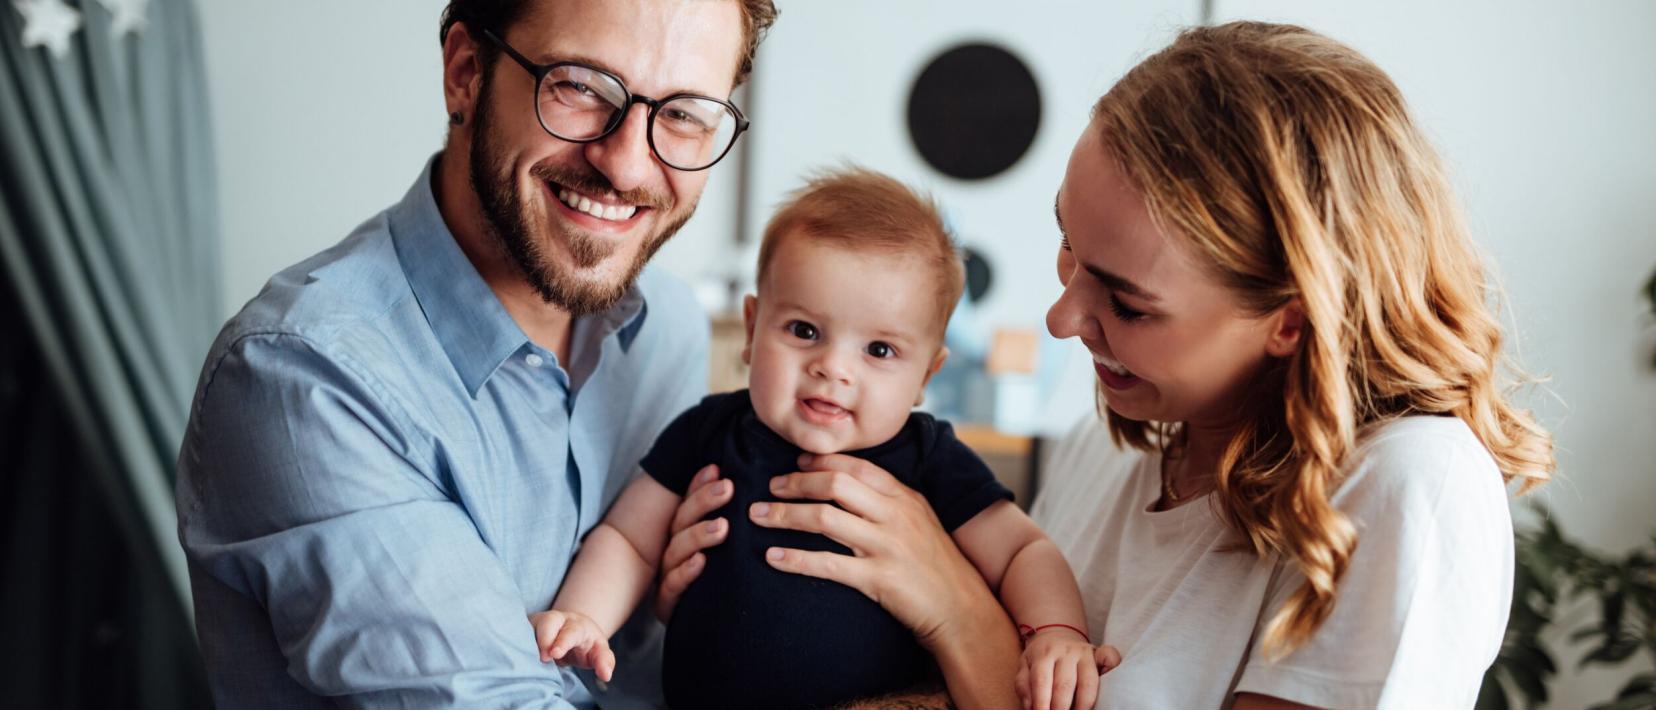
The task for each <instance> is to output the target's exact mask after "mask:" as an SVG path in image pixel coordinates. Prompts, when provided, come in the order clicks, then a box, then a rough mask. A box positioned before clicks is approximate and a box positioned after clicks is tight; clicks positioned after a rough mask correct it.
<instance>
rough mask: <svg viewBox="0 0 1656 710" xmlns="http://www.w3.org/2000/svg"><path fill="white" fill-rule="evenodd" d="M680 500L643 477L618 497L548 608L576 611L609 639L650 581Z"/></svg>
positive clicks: (594, 530) (592, 533)
mask: <svg viewBox="0 0 1656 710" xmlns="http://www.w3.org/2000/svg"><path fill="white" fill-rule="evenodd" d="M678 505H679V497H678V496H677V495H676V494H674V493H673V492H672V491H670V490H667V487H666V486H663V485H661V483H660V482H658V481H656V480H655V479H654V478H651V477H649V476H648V475H640V476H639V477H638V478H637V479H636V480H634V481H633V482H632V483H630V484H628V485H627V488H626V490H624V491H622V492H621V498H620V499H618V500H616V501H615V506H614V507H612V508H610V512H609V514H608V515H606V516H604V521H603V522H601V523H599V524H598V526H597V527H595V528H593V529H592V532H591V533H588V534H587V538H586V542H584V543H582V545H581V551H580V553H578V554H576V555H575V563H574V565H572V566H571V567H570V569H569V576H568V577H567V578H566V579H565V580H564V585H563V589H562V590H561V591H559V592H558V598H557V600H555V601H553V602H552V608H554V609H562V610H568V611H575V612H580V613H582V614H585V615H587V616H588V617H590V618H591V619H592V620H593V621H594V622H597V624H598V625H599V627H601V628H602V629H603V630H604V632H605V633H606V634H612V635H613V634H614V633H615V631H616V629H618V628H620V627H621V624H622V623H623V622H625V621H626V620H627V617H628V616H630V615H631V614H632V611H633V609H634V608H636V607H637V606H638V602H639V600H641V599H643V598H644V592H645V591H647V590H648V589H649V588H650V583H651V582H652V581H654V579H655V574H656V567H657V566H658V565H660V564H661V551H662V549H663V548H664V547H666V545H667V526H668V524H669V523H671V522H672V519H673V512H674V511H675V510H677V509H678Z"/></svg>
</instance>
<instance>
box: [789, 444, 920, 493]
mask: <svg viewBox="0 0 1656 710" xmlns="http://www.w3.org/2000/svg"><path fill="white" fill-rule="evenodd" d="M799 468H800V469H801V470H803V471H807V472H809V471H839V472H842V473H848V474H851V476H852V477H854V478H856V479H857V480H859V481H862V482H863V483H864V484H865V485H867V486H868V487H869V488H873V489H874V490H876V491H878V492H880V493H883V494H885V495H888V496H895V495H901V494H903V493H905V492H910V489H909V487H908V486H905V485H903V483H902V482H901V481H898V480H897V477H896V476H893V475H891V474H890V473H888V472H886V470H885V469H883V468H880V467H879V466H875V465H874V464H871V463H869V462H868V461H866V460H863V459H860V458H857V457H855V456H847V455H845V454H826V455H816V454H805V455H803V456H800V457H799Z"/></svg>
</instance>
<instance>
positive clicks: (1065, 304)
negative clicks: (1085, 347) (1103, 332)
mask: <svg viewBox="0 0 1656 710" xmlns="http://www.w3.org/2000/svg"><path fill="white" fill-rule="evenodd" d="M1078 290H1079V289H1075V288H1068V287H1066V288H1065V289H1064V290H1063V292H1061V293H1059V294H1058V300H1056V301H1053V303H1052V307H1051V308H1048V309H1047V315H1046V325H1047V332H1049V333H1052V337H1054V338H1058V339H1063V338H1074V337H1079V336H1082V335H1092V334H1093V333H1092V330H1096V329H1097V325H1098V321H1097V320H1096V319H1094V318H1093V315H1092V313H1091V312H1089V310H1088V309H1087V307H1086V306H1087V304H1086V302H1085V300H1084V299H1083V298H1082V297H1081V294H1079V293H1077V291H1078Z"/></svg>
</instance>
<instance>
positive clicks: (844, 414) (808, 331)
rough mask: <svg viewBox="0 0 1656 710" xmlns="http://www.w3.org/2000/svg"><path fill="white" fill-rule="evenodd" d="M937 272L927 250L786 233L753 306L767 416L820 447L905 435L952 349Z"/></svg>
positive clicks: (787, 433)
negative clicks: (945, 344)
mask: <svg viewBox="0 0 1656 710" xmlns="http://www.w3.org/2000/svg"><path fill="white" fill-rule="evenodd" d="M936 283H937V279H936V278H935V277H934V276H932V275H931V274H930V273H928V270H927V267H926V266H925V263H924V262H923V261H921V260H920V259H918V258H916V257H912V256H903V255H892V254H882V253H869V254H863V253H858V252H854V251H849V250H846V249H842V248H838V247H834V246H829V245H825V244H821V243H818V242H816V241H814V240H812V239H809V238H800V237H797V236H794V237H790V238H787V239H784V241H783V242H782V243H780V244H779V245H778V248H777V249H776V251H775V252H774V253H773V254H772V255H771V262H770V264H769V266H768V269H767V272H766V274H765V280H764V282H762V283H760V284H759V296H758V297H757V298H755V297H752V296H750V297H748V300H747V303H746V304H745V307H744V315H745V316H746V320H747V332H748V339H747V348H746V349H744V350H743V351H742V359H743V360H744V361H746V362H747V363H748V364H749V365H751V366H752V371H751V372H750V374H749V375H748V388H749V391H750V393H751V394H752V397H753V408H754V409H755V410H756V411H757V413H758V415H759V419H760V421H762V422H764V423H765V425H766V426H768V427H770V428H771V430H772V431H775V432H776V433H777V434H780V435H782V437H783V438H786V439H787V440H789V441H791V442H793V443H794V445H796V446H798V447H799V448H802V449H804V450H806V451H809V452H811V453H816V454H828V453H836V452H840V451H851V450H855V449H862V448H866V447H869V446H874V445H875V444H880V443H883V442H885V441H886V440H888V439H890V438H891V437H892V436H894V435H896V434H897V431H898V430H899V429H901V428H902V426H903V423H904V422H905V421H907V420H908V415H909V410H910V409H912V408H913V407H914V405H916V404H918V403H919V400H920V393H921V391H922V390H923V389H924V388H925V386H926V381H927V380H929V379H930V378H931V375H932V373H934V372H936V371H937V368H938V367H939V366H941V365H942V364H943V358H944V357H945V355H946V354H947V353H946V352H945V351H944V350H943V349H942V346H941V340H942V337H943V326H942V324H939V323H937V322H936V321H937V319H938V309H937V300H936V299H937V296H936V294H935V289H936Z"/></svg>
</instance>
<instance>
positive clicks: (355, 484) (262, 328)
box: [177, 0, 775, 708]
mask: <svg viewBox="0 0 1656 710" xmlns="http://www.w3.org/2000/svg"><path fill="white" fill-rule="evenodd" d="M774 16H775V10H774V8H773V7H772V6H771V3H770V2H769V0H625V1H623V0H517V1H512V0H494V1H493V2H486V1H482V0H453V1H452V2H450V4H449V7H448V8H447V10H446V11H445V13H444V22H443V34H442V46H443V87H444V94H445V100H446V104H447V109H448V111H449V124H450V127H449V132H448V137H447V142H446V145H445V146H444V148H443V150H442V151H441V152H439V153H438V154H437V155H436V156H434V158H433V159H432V160H431V162H430V163H428V165H427V167H426V170H425V171H424V173H423V174H421V175H420V177H419V178H418V179H417V180H416V181H415V182H414V185H413V186H412V187H411V188H410V190H409V192H408V194H407V196H406V197H405V198H403V200H402V201H401V202H400V203H398V204H396V205H394V206H392V207H391V208H389V209H387V210H386V211H385V212H383V213H381V214H380V215H378V216H376V217H375V218H374V219H372V220H370V221H369V222H367V223H366V224H364V225H363V226H362V227H360V228H358V229H357V231H356V232H354V233H353V234H351V235H350V236H349V237H348V238H346V239H345V240H344V241H343V242H341V243H340V244H339V245H337V246H335V247H333V248H331V249H329V250H327V251H324V252H322V253H321V254H318V255H316V256H314V257H312V258H311V259H309V260H307V261H305V262H302V263H300V264H298V265H296V266H294V267H292V268H289V269H287V270H286V271H283V272H282V273H280V274H277V275H276V276H275V277H274V278H273V279H271V281H270V283H269V284H268V285H267V286H266V287H265V289H264V291H263V292H261V293H260V294H259V296H258V297H257V298H255V299H254V300H253V301H252V302H250V303H249V304H248V305H247V306H246V307H245V308H244V309H243V310H242V311H241V313H239V314H237V315H236V316H235V317H234V318H232V319H231V320H230V322H229V323H228V324H226V325H225V327H224V330H223V332H222V333H221V334H220V335H219V338H218V340H217V341H216V342H215V344H214V345H213V348H212V351H211V353H210V355H209V356H208V359H207V362H206V365H205V366H204V368H203V372H202V376H201V381H200V384H199V386H198V390H197V394H196V398H195V401H194V405H193V408H192V412H191V418H190V424H189V428H188V431H187V434H186V438H185V440H184V444H183V448H182V451H181V452H180V455H179V481H178V489H177V498H178V511H179V538H180V541H181V542H182V543H183V545H184V549H185V551H186V553H187V555H188V558H189V564H190V575H191V584H192V587H193V591H194V594H195V608H196V618H197V624H198V628H199V633H200V638H201V646H202V651H203V654H204V655H205V659H206V663H207V670H208V674H209V677H210V679H211V684H212V690H213V695H214V698H215V700H216V701H217V704H218V705H219V706H221V707H227V708H242V707H258V706H282V707H287V706H300V707H305V706H316V705H322V704H324V703H325V702H328V701H330V700H331V701H332V702H335V703H343V704H347V705H355V706H398V707H409V706H413V707H423V706H432V705H454V706H464V707H557V708H570V707H591V706H593V704H594V697H593V692H600V691H589V689H588V688H586V687H585V686H584V684H583V683H582V682H581V681H580V680H579V679H577V678H576V676H575V675H574V674H573V673H570V672H567V671H561V670H560V669H558V668H557V667H556V666H554V665H551V664H546V663H542V662H541V661H540V658H539V653H538V650H537V649H536V647H535V643H534V634H533V631H532V629H531V628H530V625H529V623H528V620H527V614H528V613H529V612H531V611H539V610H542V609H545V608H547V606H548V605H549V604H550V602H551V600H552V598H553V596H554V595H555V593H556V592H557V589H558V586H559V584H560V583H561V581H562V579H563V576H564V573H565V571H566V569H567V567H568V564H569V560H570V558H571V556H572V554H573V551H574V547H575V545H576V544H577V541H578V540H579V539H580V537H581V536H582V534H584V533H585V531H586V530H588V529H589V528H590V527H592V525H593V524H595V523H596V522H597V521H598V520H599V519H600V518H601V517H602V514H603V512H604V509H605V508H607V507H608V506H609V504H610V503H611V502H612V501H613V499H614V497H615V496H616V494H617V493H618V492H619V491H620V490H621V488H622V487H623V486H624V485H625V484H626V483H627V480H628V478H629V477H630V476H631V474H632V473H633V472H634V471H635V470H636V466H637V462H638V460H639V459H640V458H641V457H642V455H643V454H644V453H645V451H646V450H647V447H648V446H649V444H650V443H651V441H652V440H653V439H654V438H655V436H656V434H657V433H658V432H659V431H660V430H661V428H662V427H664V426H665V425H666V423H667V422H668V421H670V420H671V418H672V417H673V416H674V415H675V414H677V413H678V412H679V411H680V410H682V409H684V408H686V407H687V406H689V405H691V404H693V403H694V402H696V401H697V399H698V398H699V397H700V395H701V394H702V392H703V389H704V388H705V382H704V379H705V378H704V373H705V372H706V357H707V342H706V341H707V325H706V319H705V317H704V316H703V315H702V314H701V313H700V312H699V311H698V310H697V309H696V307H695V305H694V304H695V301H694V299H693V298H691V297H690V295H689V293H688V292H687V289H685V288H684V287H683V285H682V284H679V283H678V282H676V281H673V280H672V279H670V278H668V277H666V276H665V275H664V274H659V273H652V272H649V271H645V270H644V269H643V267H644V265H645V263H646V262H647V261H648V260H649V258H650V256H651V255H652V254H654V252H655V250H656V249H657V248H658V247H660V246H661V244H662V243H663V242H664V241H666V240H667V239H668V238H669V237H670V236H672V234H673V233H674V232H675V231H676V230H677V229H678V228H679V227H680V226H681V225H683V223H684V221H685V220H687V219H689V217H690V215H691V213H692V212H693V211H694V209H695V206H696V201H697V200H698V198H699V197H700V195H701V191H702V188H703V186H704V185H705V183H706V180H707V172H706V170H705V169H706V168H708V167H710V166H711V164H712V163H714V162H717V161H718V159H719V158H720V157H722V156H723V155H724V153H725V151H726V150H727V149H728V148H729V147H730V144H731V143H733V142H734V141H735V140H736V138H737V136H738V135H739V134H740V132H741V130H742V128H745V122H744V121H743V120H742V118H741V115H740V112H739V111H737V110H736V109H735V107H734V106H731V105H729V103H728V99H729V96H730V93H731V91H732V89H733V88H734V86H735V85H737V84H738V83H739V82H740V81H741V80H742V79H744V78H745V76H746V74H747V72H748V71H749V69H750V67H751V60H752V55H753V51H754V48H755V46H756V45H757V43H758V40H759V38H760V36H761V35H762V34H763V32H764V30H765V29H766V28H767V27H768V25H769V24H770V22H771V20H772V19H773V18H774ZM634 621H635V622H637V623H634V624H632V625H630V626H629V628H628V629H626V630H623V633H622V634H620V635H619V636H618V638H617V640H616V642H617V648H618V651H622V648H623V647H625V648H628V649H630V651H631V654H630V655H629V654H628V652H627V651H622V655H621V665H620V667H619V668H618V671H617V673H616V684H614V685H612V686H611V688H610V690H609V691H608V692H603V693H602V694H603V695H604V696H605V697H603V698H602V700H603V703H604V705H605V706H606V707H625V706H627V705H629V704H634V705H651V704H657V703H659V699H658V698H659V695H658V694H659V689H658V688H656V687H655V686H656V685H657V683H658V677H659V671H658V669H657V668H656V667H654V666H653V665H652V664H653V663H655V662H656V661H655V658H656V653H657V649H656V648H654V647H653V646H652V645H651V644H652V643H654V642H656V637H655V636H653V635H652V634H653V633H654V632H657V631H659V626H658V625H654V622H653V621H651V620H648V619H644V618H642V616H641V617H639V618H635V619H634ZM589 677H590V676H589Z"/></svg>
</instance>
